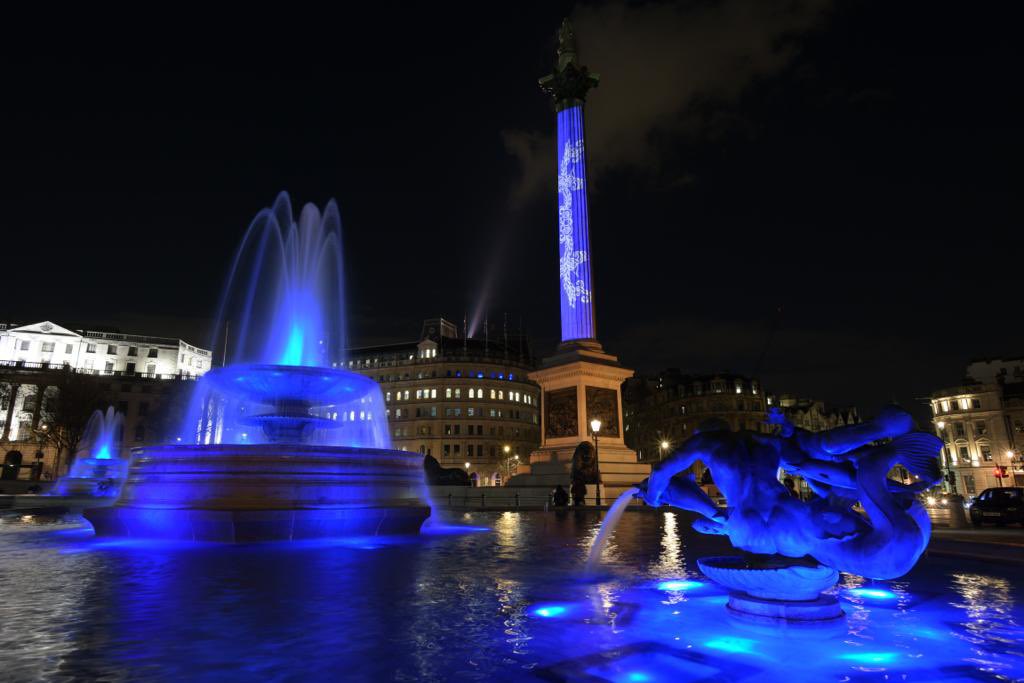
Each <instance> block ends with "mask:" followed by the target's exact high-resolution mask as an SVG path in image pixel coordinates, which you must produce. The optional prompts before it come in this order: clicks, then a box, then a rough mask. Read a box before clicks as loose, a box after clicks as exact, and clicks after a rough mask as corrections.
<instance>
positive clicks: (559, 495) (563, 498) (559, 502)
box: [554, 484, 569, 508]
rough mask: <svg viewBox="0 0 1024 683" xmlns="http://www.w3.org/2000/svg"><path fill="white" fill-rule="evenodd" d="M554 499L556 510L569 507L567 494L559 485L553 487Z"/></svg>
mask: <svg viewBox="0 0 1024 683" xmlns="http://www.w3.org/2000/svg"><path fill="white" fill-rule="evenodd" d="M554 499H555V507H556V508H564V507H566V506H568V505H569V492H568V491H566V490H565V489H564V488H562V485H561V484H559V485H558V486H556V487H555V493H554Z"/></svg>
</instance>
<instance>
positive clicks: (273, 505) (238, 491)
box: [84, 444, 430, 543]
mask: <svg viewBox="0 0 1024 683" xmlns="http://www.w3.org/2000/svg"><path fill="white" fill-rule="evenodd" d="M84 515H85V517H86V519H88V520H89V522H91V523H92V525H93V528H94V529H95V530H96V533H97V535H100V536H121V537H133V538H158V539H173V540H192V541H216V542H227V543H234V542H259V541H281V540H304V539H315V538H332V537H346V536H375V535H383V534H415V533H417V532H418V531H419V529H420V527H421V526H422V525H423V522H424V521H426V519H427V517H428V516H429V515H430V507H429V505H428V503H427V501H426V499H425V490H424V486H423V469H422V465H421V462H420V456H419V454H415V453H407V452H405V451H393V450H385V449H375V448H357V447H347V446H313V445H282V444H261V445H247V444H216V445H212V444H211V445H188V446H183V445H175V446H154V447H148V448H139V449H135V451H134V458H133V461H132V465H131V469H130V470H129V473H128V478H127V480H126V481H125V484H124V487H123V489H122V492H121V497H120V498H119V499H118V501H117V503H116V504H115V505H114V506H112V507H107V508H97V509H91V510H86V511H85V512H84Z"/></svg>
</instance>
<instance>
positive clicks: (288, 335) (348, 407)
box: [180, 192, 391, 448]
mask: <svg viewBox="0 0 1024 683" xmlns="http://www.w3.org/2000/svg"><path fill="white" fill-rule="evenodd" d="M217 329H218V330H220V331H221V334H222V335H223V336H224V337H226V338H225V339H223V346H224V347H225V348H226V349H227V356H228V359H229V362H228V363H227V366H226V367H224V368H220V369H217V370H214V371H212V372H210V373H208V374H207V375H205V376H204V377H203V378H202V379H201V380H200V381H199V383H198V385H197V386H196V389H195V391H194V392H193V396H192V401H191V403H190V406H189V410H188V411H187V413H186V415H185V420H184V423H183V424H182V427H181V433H180V438H181V441H182V442H187V443H201V444H211V443H221V444H223V443H234V444H266V443H304V444H316V445H346V446H362V447H372V448H390V447H391V442H390V437H389V435H388V430H387V418H386V415H385V413H384V405H383V403H384V402H383V397H382V395H381V392H380V388H379V387H378V386H377V384H376V383H375V382H374V381H373V380H371V379H369V378H366V377H363V376H361V375H357V374H354V373H349V372H343V371H339V370H334V369H333V367H336V366H338V365H340V364H343V362H344V358H345V338H346V334H345V330H346V321H345V296H344V283H343V268H342V251H341V220H340V218H339V217H338V207H337V205H336V204H335V203H334V201H333V200H332V201H330V202H328V204H327V206H326V207H325V208H324V211H323V213H322V214H321V212H320V211H319V210H318V209H317V207H315V206H314V205H312V204H306V206H305V207H303V209H302V213H301V214H300V216H299V220H298V222H295V221H294V219H293V218H292V206H291V201H290V200H289V198H288V195H287V194H286V193H283V192H282V193H281V194H279V195H278V196H277V199H276V201H275V202H274V205H273V206H272V207H270V208H266V209H263V210H262V211H260V212H259V213H258V214H257V215H256V218H255V219H254V220H253V222H252V223H251V224H250V226H249V229H248V230H247V231H246V233H245V235H244V236H243V238H242V242H241V244H240V245H239V248H238V251H237V253H236V254H235V257H234V260H233V261H232V264H231V269H230V271H229V274H228V279H227V283H226V286H225V290H224V294H223V297H222V299H221V303H220V310H219V312H218V317H217Z"/></svg>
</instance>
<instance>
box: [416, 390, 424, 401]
mask: <svg viewBox="0 0 1024 683" xmlns="http://www.w3.org/2000/svg"><path fill="white" fill-rule="evenodd" d="M416 398H417V399H420V398H423V390H422V389H417V390H416Z"/></svg>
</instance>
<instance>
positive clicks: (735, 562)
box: [697, 556, 839, 600]
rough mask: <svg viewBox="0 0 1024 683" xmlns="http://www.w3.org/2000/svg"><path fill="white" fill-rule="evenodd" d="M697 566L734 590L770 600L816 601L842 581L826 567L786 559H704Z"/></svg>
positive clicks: (834, 572) (836, 572)
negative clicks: (825, 591) (786, 560)
mask: <svg viewBox="0 0 1024 683" xmlns="http://www.w3.org/2000/svg"><path fill="white" fill-rule="evenodd" d="M697 566H699V567H700V570H701V571H702V572H704V575H705V576H706V577H708V578H709V579H711V580H712V581H714V582H715V583H718V584H721V585H722V586H725V587H726V588H728V589H729V590H731V591H742V592H744V593H747V594H749V595H753V596H754V597H758V598H766V599H768V600H814V599H816V598H817V597H818V596H819V595H820V594H821V592H822V591H824V590H828V589H829V588H831V587H832V586H834V585H836V582H838V581H839V572H838V571H836V570H835V569H832V568H831V567H825V566H823V565H820V564H819V565H813V566H809V565H802V564H792V563H787V562H785V561H784V559H783V560H780V561H777V562H766V563H763V564H760V563H759V564H752V563H751V562H749V561H747V560H745V559H744V558H742V557H732V556H726V557H702V558H701V559H699V560H697Z"/></svg>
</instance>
